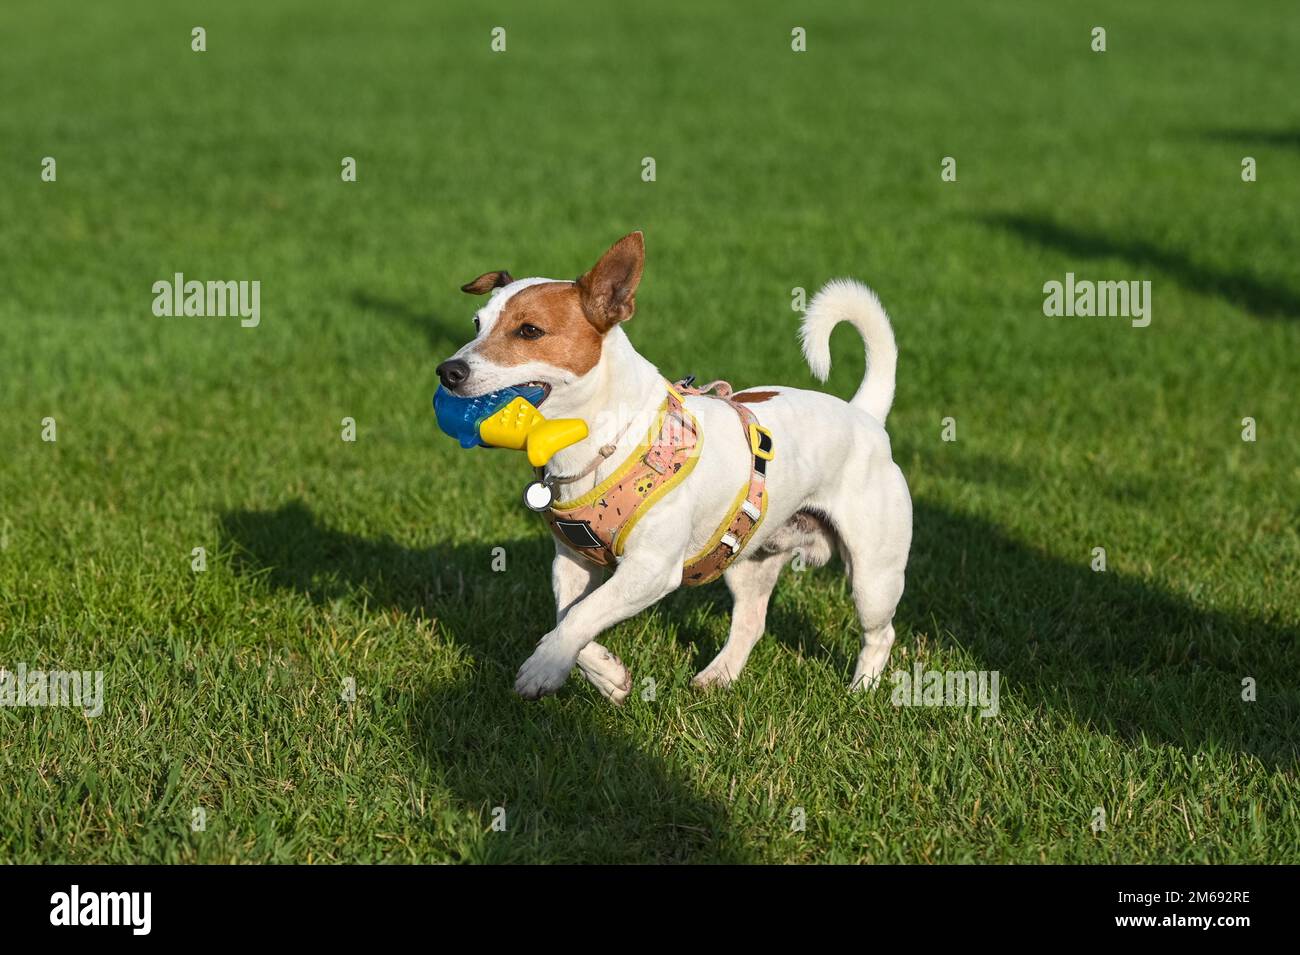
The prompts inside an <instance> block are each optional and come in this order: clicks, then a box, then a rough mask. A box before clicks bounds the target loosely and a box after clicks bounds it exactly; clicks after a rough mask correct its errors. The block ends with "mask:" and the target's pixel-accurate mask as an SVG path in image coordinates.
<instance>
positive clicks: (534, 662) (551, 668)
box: [515, 640, 577, 700]
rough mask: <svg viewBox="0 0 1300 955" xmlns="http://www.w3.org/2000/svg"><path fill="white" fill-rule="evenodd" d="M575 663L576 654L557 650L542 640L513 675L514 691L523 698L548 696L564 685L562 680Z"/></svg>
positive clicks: (534, 698) (565, 678)
mask: <svg viewBox="0 0 1300 955" xmlns="http://www.w3.org/2000/svg"><path fill="white" fill-rule="evenodd" d="M575 663H577V654H574V655H572V656H571V655H569V654H566V653H563V652H560V651H557V649H556V648H555V647H548V646H547V645H546V641H545V640H543V641H542V643H541V645H540V646H539V647H538V648H537V649H536V650H534V651H533V655H532V656H531V657H529V658H528V659H527V660H525V661H524V665H523V666H521V667H520V668H519V673H518V675H517V676H516V677H515V692H516V693H518V694H519V695H520V696H522V697H523V698H524V699H525V700H537V699H540V698H542V697H543V696H549V695H550V694H552V693H554V692H555V691H556V690H558V689H559V688H560V687H562V686H564V681H565V680H567V679H568V678H569V673H570V672H572V670H573V667H574V664H575Z"/></svg>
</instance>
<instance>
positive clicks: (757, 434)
mask: <svg viewBox="0 0 1300 955" xmlns="http://www.w3.org/2000/svg"><path fill="white" fill-rule="evenodd" d="M772 447H773V445H772V432H771V431H768V430H767V429H766V428H764V427H763V426H762V425H761V424H751V425H750V426H749V449H750V450H751V451H752V452H753V453H754V470H755V471H757V472H758V473H759V474H763V475H766V474H767V462H768V461H771V460H772V455H773V453H774V452H773V450H772Z"/></svg>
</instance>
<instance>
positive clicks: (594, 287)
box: [578, 232, 645, 334]
mask: <svg viewBox="0 0 1300 955" xmlns="http://www.w3.org/2000/svg"><path fill="white" fill-rule="evenodd" d="M644 267H645V237H644V236H643V235H641V233H640V232H633V233H632V234H631V235H625V236H623V238H621V239H619V240H618V241H617V242H615V243H614V244H613V245H612V246H610V249H609V251H608V252H606V253H605V254H604V255H602V256H601V257H600V261H599V262H597V263H596V264H595V265H593V266H592V267H591V271H590V272H588V273H587V274H586V275H584V276H583V277H582V278H580V279H578V291H579V292H580V293H581V295H582V310H583V311H584V312H586V313H587V321H589V322H591V324H593V325H595V326H596V328H597V329H598V330H599V331H600V332H601V333H602V334H603V333H605V332H607V331H609V330H610V329H611V328H613V327H614V326H615V325H617V324H618V323H619V322H625V321H627V320H628V319H629V318H631V317H632V313H633V312H635V311H636V287H637V286H638V285H640V284H641V270H642V268H644Z"/></svg>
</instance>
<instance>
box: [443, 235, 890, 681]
mask: <svg viewBox="0 0 1300 955" xmlns="http://www.w3.org/2000/svg"><path fill="white" fill-rule="evenodd" d="M644 263H645V245H644V240H643V238H642V235H641V233H640V232H634V233H632V234H631V235H629V236H625V237H624V238H622V239H620V240H619V241H618V242H617V243H615V244H614V246H613V247H612V248H610V250H609V251H608V252H606V253H605V254H604V255H603V256H601V258H600V261H599V262H597V263H596V264H595V266H593V267H592V269H591V270H590V271H589V272H587V273H586V274H585V275H583V276H582V277H581V278H579V279H577V280H576V281H560V280H555V279H544V278H530V279H518V280H515V279H512V278H511V277H510V275H509V273H507V272H487V273H484V274H483V275H481V276H479V277H478V278H477V279H475V280H474V281H473V282H470V283H468V284H467V285H465V286H463V290H464V291H466V292H470V293H472V294H476V295H483V294H490V297H489V298H488V300H487V302H486V303H485V304H484V305H483V307H482V308H480V309H479V310H478V312H477V313H476V314H475V316H474V325H475V329H476V332H477V334H476V335H475V337H474V339H473V340H472V341H470V342H469V343H468V344H467V345H465V346H464V347H463V348H461V349H460V350H459V351H457V352H456V354H455V355H453V356H452V357H451V358H450V359H448V360H447V361H445V362H443V363H442V364H441V365H439V366H438V369H437V373H438V377H439V379H440V380H441V382H442V385H443V387H444V388H445V389H447V390H448V391H450V392H451V393H452V394H454V395H457V396H462V397H472V396H477V395H484V394H487V393H489V392H493V391H496V390H498V389H503V388H507V387H509V386H512V385H524V384H527V385H530V386H534V387H538V386H540V388H541V389H542V390H543V398H542V400H543V401H544V402H545V411H546V413H547V416H548V417H552V418H554V417H567V418H578V419H581V420H583V421H585V422H588V424H589V426H590V427H589V434H588V436H587V437H586V438H585V439H583V440H581V441H578V442H577V443H575V444H572V445H570V446H569V447H567V448H564V449H563V450H561V451H558V452H557V453H555V455H554V456H553V457H552V458H551V460H550V461H549V462H548V464H547V465H546V467H545V470H544V471H540V469H539V476H540V477H541V479H542V481H543V482H544V486H545V488H546V489H547V493H546V494H545V495H544V497H543V504H542V506H540V507H538V506H534V509H536V510H543V511H546V512H547V520H548V522H549V523H550V524H551V528H552V530H553V531H554V532H555V537H556V545H555V560H554V563H553V564H552V567H551V582H552V586H553V588H554V591H555V606H556V614H555V618H556V619H555V627H554V629H552V630H551V631H550V632H549V633H548V634H546V636H544V637H542V639H541V640H540V641H539V643H538V644H537V649H536V650H535V651H534V652H533V654H532V656H530V657H529V658H528V659H527V660H526V661H525V662H524V664H523V666H522V667H520V669H519V674H518V676H517V677H516V679H515V690H516V692H518V693H519V694H520V695H521V696H523V697H525V698H527V699H536V698H538V697H541V696H545V695H546V694H549V693H554V692H555V691H556V690H558V689H559V688H560V687H561V686H562V685H563V684H564V682H565V680H566V679H567V678H568V676H569V673H570V672H571V671H572V670H573V667H574V665H575V664H576V665H577V666H578V667H579V668H580V669H581V670H582V672H583V674H584V675H585V676H586V677H587V679H588V680H590V681H591V682H592V683H593V684H594V685H595V686H596V688H597V689H598V690H599V691H600V692H601V693H602V694H603V695H604V696H605V697H607V698H608V699H610V700H612V701H614V702H615V703H621V702H622V701H623V700H624V699H625V698H626V697H627V695H628V693H629V691H630V690H631V688H632V676H631V674H630V673H629V672H628V669H627V667H625V666H624V665H623V663H622V661H621V660H619V658H618V657H616V656H615V655H614V654H612V653H611V652H610V651H609V650H607V649H605V648H604V647H602V646H601V645H600V644H598V643H596V642H595V641H596V638H597V637H598V636H600V634H601V633H602V632H603V631H605V630H607V629H609V628H610V627H612V626H614V625H615V624H617V623H619V622H621V621H623V620H627V619H628V618H629V617H632V616H634V615H635V614H637V613H640V612H641V611H642V610H645V609H646V608H647V607H649V606H650V605H651V604H653V603H655V602H656V601H658V600H659V599H661V598H662V597H664V596H665V595H667V594H668V593H670V592H672V591H673V590H675V589H677V588H678V587H679V586H682V585H683V584H693V583H703V582H706V581H708V580H711V579H714V578H715V577H717V576H719V575H721V576H722V577H723V579H724V580H725V581H726V584H727V588H728V589H729V590H730V591H731V595H732V597H733V599H734V606H733V609H732V617H731V631H730V635H729V636H728V638H727V642H726V645H725V646H723V648H722V650H721V652H720V653H719V654H718V655H717V657H716V658H714V660H713V661H712V662H711V663H710V664H709V665H708V666H706V667H705V668H704V669H703V670H702V671H700V673H699V674H697V675H696V677H695V679H694V680H693V681H692V682H693V683H694V685H696V686H699V687H710V686H727V685H729V684H730V683H731V681H733V680H734V679H735V678H736V677H737V676H739V675H740V671H741V670H742V669H743V668H744V666H745V661H746V660H747V659H748V658H749V654H750V651H751V650H752V649H753V648H754V644H755V643H757V642H758V639H759V637H761V636H762V634H763V629H764V624H765V621H766V618H767V605H768V600H769V598H770V597H771V594H772V590H773V588H774V587H775V586H776V581H777V578H778V577H779V576H780V573H781V569H782V568H783V567H784V566H785V565H786V564H787V563H789V562H790V561H791V559H792V558H793V557H795V556H796V554H799V555H801V556H802V558H803V560H804V562H805V563H807V564H811V565H815V566H819V565H821V564H824V563H825V562H826V561H827V560H828V559H829V558H830V556H831V554H832V553H833V552H834V551H838V552H839V554H840V556H841V557H842V558H843V560H844V564H845V567H846V570H847V572H848V575H849V580H850V582H851V584H852V589H853V600H854V603H855V604H856V606H857V612H858V619H859V620H860V622H861V624H862V650H861V652H860V653H859V654H858V659H857V666H856V667H855V669H854V672H853V679H852V681H851V682H850V684H849V688H850V690H862V689H867V688H870V687H873V686H875V685H876V683H877V682H878V680H879V678H880V674H881V671H882V670H883V669H884V667H885V664H886V662H888V659H889V650H890V647H891V646H892V645H893V642H894V627H893V617H894V610H895V608H896V607H897V606H898V601H899V599H900V598H901V597H902V594H903V571H904V569H905V567H906V565H907V555H908V549H909V548H910V546H911V539H912V502H911V497H910V495H909V494H908V490H907V482H906V481H905V480H904V478H903V474H902V472H901V471H900V470H899V468H898V466H897V465H896V464H895V463H894V461H893V458H892V457H891V453H890V444H889V436H888V435H887V434H886V433H885V427H884V425H885V416H886V414H888V412H889V407H890V405H891V404H892V402H893V399H894V378H895V369H896V366H897V360H898V350H897V348H896V346H895V344H894V334H893V330H892V329H891V328H890V324H889V318H888V317H887V316H886V315H885V311H884V309H883V308H882V307H881V305H880V302H879V300H878V299H877V298H876V296H875V294H874V293H873V292H872V291H871V290H870V289H868V288H867V287H866V286H865V285H862V284H860V283H858V282H855V281H852V280H849V279H837V280H835V281H832V282H830V283H828V284H827V285H826V286H825V287H824V288H823V289H822V290H821V291H820V292H818V293H817V295H816V296H815V297H814V298H813V300H812V303H811V304H810V305H809V307H808V311H807V314H806V316H805V317H804V319H803V326H802V329H801V337H802V342H803V353H804V357H805V358H806V359H807V361H808V364H809V366H810V367H811V369H812V372H813V374H814V375H815V376H816V377H817V378H818V380H820V381H825V380H826V377H827V375H828V374H829V372H830V365H831V359H830V336H831V331H832V329H833V328H834V327H835V326H836V325H837V324H839V323H840V322H848V323H850V324H851V325H853V326H854V327H855V328H856V329H857V330H858V331H859V332H860V333H861V335H862V337H863V339H864V341H865V344H866V350H867V356H868V361H869V365H870V367H869V369H868V372H867V374H866V376H865V377H864V378H863V380H862V384H861V385H860V386H859V387H858V390H857V393H856V394H855V395H854V396H853V398H852V400H851V401H847V402H845V401H841V400H840V399H839V398H835V397H832V396H830V395H826V394H822V393H820V392H815V391H805V390H803V389H799V388H787V387H777V386H762V387H758V388H751V389H748V390H746V391H743V392H740V393H738V394H734V395H732V394H731V393H730V388H729V387H728V386H726V385H725V383H714V385H711V386H708V387H706V388H704V389H700V388H692V387H691V386H690V382H689V380H688V381H685V382H680V383H677V384H676V385H674V384H670V383H669V382H668V381H666V380H665V378H664V377H663V375H661V374H660V373H659V371H658V369H656V368H655V366H654V365H652V364H651V363H650V362H649V361H647V360H646V359H645V358H643V357H642V356H641V355H639V354H638V353H637V351H636V350H635V349H634V348H633V347H632V343H631V342H630V341H629V340H628V337H627V335H626V333H625V332H624V331H623V323H624V322H626V321H627V320H628V319H630V318H631V317H632V314H633V312H634V310H635V295H636V290H637V286H638V284H639V283H640V281H641V272H642V269H643V267H644ZM719 386H720V387H719ZM715 388H716V389H717V390H718V394H717V395H712V394H709V393H708V392H709V391H710V390H713V389H715ZM540 486H541V485H537V486H536V487H540ZM531 490H532V489H531V488H530V492H531ZM551 490H558V491H559V492H560V493H561V494H562V495H563V496H564V497H566V498H567V500H566V501H556V502H555V503H551V502H550V497H551V495H550V491H551Z"/></svg>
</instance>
